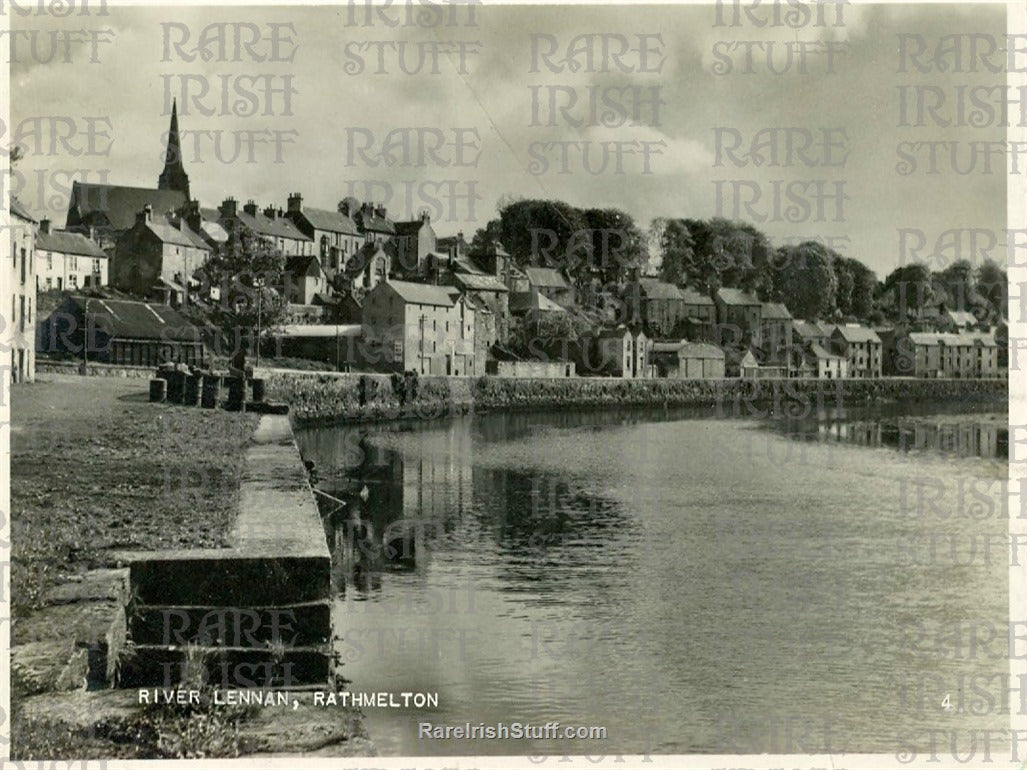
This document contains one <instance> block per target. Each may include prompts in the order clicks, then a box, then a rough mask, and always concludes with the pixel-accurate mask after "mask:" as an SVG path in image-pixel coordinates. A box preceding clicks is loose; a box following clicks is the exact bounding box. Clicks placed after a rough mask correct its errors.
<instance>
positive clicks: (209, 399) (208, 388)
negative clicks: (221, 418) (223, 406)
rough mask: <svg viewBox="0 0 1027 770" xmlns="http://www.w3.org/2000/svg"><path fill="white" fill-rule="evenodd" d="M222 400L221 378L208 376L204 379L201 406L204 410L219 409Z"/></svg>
mask: <svg viewBox="0 0 1027 770" xmlns="http://www.w3.org/2000/svg"><path fill="white" fill-rule="evenodd" d="M220 398H221V378H220V377H218V376H216V375H212V374H208V375H205V376H204V378H203V394H202V396H201V399H200V406H202V407H203V408H204V409H217V406H218V400H219V399H220Z"/></svg>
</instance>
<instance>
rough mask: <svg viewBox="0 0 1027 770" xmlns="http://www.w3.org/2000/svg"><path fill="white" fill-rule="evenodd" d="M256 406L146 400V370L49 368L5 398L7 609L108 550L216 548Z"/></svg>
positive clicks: (33, 598) (35, 599)
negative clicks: (120, 374) (68, 372)
mask: <svg viewBox="0 0 1027 770" xmlns="http://www.w3.org/2000/svg"><path fill="white" fill-rule="evenodd" d="M256 421H257V417H256V416H255V415H248V414H247V415H243V414H238V413H230V412H223V411H209V410H200V409H189V408H186V407H173V406H165V405H160V406H156V405H153V404H150V403H148V402H147V392H146V381H145V380H135V381H133V380H116V379H109V378H104V379H94V378H84V377H58V376H54V377H52V378H50V379H49V381H42V382H37V383H35V384H32V385H24V386H15V387H14V388H13V389H12V401H11V422H12V425H11V514H12V516H11V536H12V546H11V557H12V558H11V562H12V564H11V609H12V616H13V618H14V622H15V623H17V621H18V619H19V618H20V617H21V616H23V615H24V614H25V613H27V612H29V611H31V610H33V609H36V608H38V607H40V606H43V605H44V604H45V603H46V601H47V599H46V597H47V594H48V592H49V591H50V589H51V588H52V587H53V586H54V585H57V584H58V583H61V582H64V581H66V580H67V579H68V578H69V577H70V576H74V575H76V574H78V573H81V572H84V571H85V570H87V569H91V568H95V567H101V566H105V565H107V564H108V563H109V561H110V559H109V553H108V552H109V551H111V550H112V549H117V550H160V549H164V548H187V547H217V546H222V545H225V544H226V543H225V538H226V535H227V533H228V531H229V528H230V527H231V524H232V522H233V520H234V518H235V513H236V506H237V502H238V500H237V498H238V490H239V478H240V473H241V470H242V449H243V447H244V446H245V444H246V442H247V441H248V440H249V437H250V435H251V434H252V433H253V429H254V427H255V426H256Z"/></svg>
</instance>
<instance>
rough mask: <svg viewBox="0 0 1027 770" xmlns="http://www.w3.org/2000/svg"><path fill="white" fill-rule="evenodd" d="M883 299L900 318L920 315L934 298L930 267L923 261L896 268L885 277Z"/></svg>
mask: <svg viewBox="0 0 1027 770" xmlns="http://www.w3.org/2000/svg"><path fill="white" fill-rule="evenodd" d="M881 299H882V301H883V302H885V303H887V304H888V305H890V306H891V308H892V311H893V315H894V316H895V317H896V318H897V319H898V320H905V319H907V318H908V317H909V316H918V315H919V314H920V311H921V310H922V309H923V308H924V307H926V306H927V304H928V303H930V302H931V301H932V300H933V299H934V284H933V281H932V275H931V271H930V269H929V268H928V267H927V266H926V265H924V264H923V263H921V262H913V263H911V264H909V265H902V266H901V267H897V268H895V269H894V270H892V272H891V273H889V274H888V277H887V278H885V279H884V286H883V291H882V297H881Z"/></svg>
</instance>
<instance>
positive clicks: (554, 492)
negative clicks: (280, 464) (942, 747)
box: [297, 403, 1009, 756]
mask: <svg viewBox="0 0 1027 770" xmlns="http://www.w3.org/2000/svg"><path fill="white" fill-rule="evenodd" d="M1004 423H1005V417H1004V415H1002V414H986V413H977V414H968V415H967V414H959V413H958V410H952V409H951V408H950V407H946V406H944V405H936V404H935V405H932V404H926V403H924V404H913V405H889V406H873V407H861V408H845V409H833V410H822V411H820V412H819V413H817V414H807V415H802V414H788V413H787V412H786V413H784V414H773V415H768V416H765V417H762V418H760V419H755V416H754V415H742V414H740V415H737V418H734V417H733V418H728V419H716V415H713V414H711V410H705V409H700V410H696V409H666V410H665V409H655V410H638V409H626V410H603V411H601V412H590V413H574V412H563V413H546V414H518V415H485V416H481V415H479V416H476V417H473V418H470V417H461V418H457V419H453V420H449V421H439V422H434V423H422V424H415V425H409V424H408V425H403V424H390V425H383V426H349V427H342V428H334V429H325V430H306V431H300V432H299V433H298V435H297V439H298V442H299V445H300V447H301V450H302V452H303V454H304V456H305V457H307V458H309V459H311V460H313V461H314V462H315V463H316V465H317V469H318V475H319V476H320V478H321V482H322V486H323V488H324V489H325V490H326V491H327V492H328V493H329V494H331V495H333V496H337V497H338V498H340V499H341V500H343V501H345V503H346V504H345V505H344V506H343V507H342V508H341V509H340V510H337V511H334V512H331V513H330V515H327V516H326V528H327V532H328V534H329V540H330V542H331V543H332V551H333V558H334V566H333V568H334V569H335V579H336V585H337V586H338V590H339V593H340V597H339V600H338V601H337V602H336V603H335V609H334V612H335V615H334V620H335V624H336V629H337V631H338V633H339V634H340V636H341V637H342V640H341V642H340V643H339V644H340V651H341V652H342V659H343V661H344V668H343V672H344V675H345V676H346V677H347V678H348V679H351V680H352V682H353V685H352V686H353V688H354V689H358V690H376V691H377V690H396V691H407V690H422V691H435V692H438V693H439V694H440V697H441V702H442V704H443V705H442V706H441V707H440V710H439V712H438V713H433V714H430V715H425V714H424V713H394V712H388V713H385V712H383V711H369V712H368V715H367V718H368V726H369V730H370V732H371V734H372V735H373V737H374V739H375V741H376V743H377V745H378V747H379V749H380V750H381V751H382V753H383V754H399V755H407V756H409V755H420V754H424V753H426V752H427V753H437V754H441V755H452V754H483V753H498V754H524V753H529V752H531V751H535V752H537V753H549V754H552V753H553V752H557V751H570V753H575V754H577V753H588V752H589V751H591V752H592V753H594V754H595V753H602V752H603V751H605V752H606V753H607V754H610V753H617V752H624V753H640V752H644V751H649V750H654V749H655V750H658V751H660V752H668V753H692V752H712V753H723V752H724V751H726V750H730V749H731V748H732V747H733V746H734V747H736V748H738V749H739V750H742V751H750V750H751V751H759V750H764V749H762V748H761V747H763V746H765V745H766V744H765V742H761V741H758V740H756V739H755V738H753V739H752V740H749V739H748V737H747V736H750V735H751V736H755V735H759V734H762V733H760V730H761V729H764V728H766V729H776V727H773V726H770V727H768V721H767V720H769V719H776V718H778V717H779V716H781V715H785V716H789V717H794V718H795V720H797V721H796V724H807V723H809V724H813V723H815V722H816V720H822V719H823V716H824V715H825V714H830V715H832V719H835V720H836V721H834V722H832V728H831V736H832V740H835V739H836V738H837V740H838V741H839V745H836V746H835V748H836V750H849V751H856V752H881V751H886V752H887V751H893V750H894V748H895V741H896V738H895V736H896V731H898V730H903V731H916V730H924V729H928V728H929V729H942V728H944V729H950V728H953V726H956V727H959V728H961V729H965V728H966V727H968V726H971V725H972V726H977V725H978V724H979V725H983V726H987V727H988V728H993V727H996V726H1001V725H1003V724H1005V723H1006V720H1005V719H1004V717H1003V715H1001V714H988V715H985V716H983V717H980V718H978V719H977V721H975V722H967V721H966V717H965V716H962V715H954V714H950V713H947V712H937V713H935V712H924V711H915V710H910V709H902V708H900V707H899V706H897V705H896V682H900V681H905V678H906V677H909V676H918V675H920V674H924V675H925V676H926V675H930V676H935V675H939V674H943V675H944V676H945V677H947V679H946V681H957V678H958V677H960V676H969V675H974V674H978V673H979V674H982V675H988V676H991V675H993V674H994V673H995V671H1001V670H1004V667H1003V665H1002V661H1001V660H992V659H985V658H982V657H979V658H975V659H958V660H956V659H952V660H942V661H939V660H936V659H933V658H932V659H928V658H923V657H921V658H917V657H915V656H911V654H910V652H909V650H908V644H906V643H904V641H903V640H904V638H905V637H904V636H903V634H905V633H906V631H905V630H904V629H907V628H908V626H909V625H910V624H911V623H915V624H917V627H919V625H921V624H923V625H924V626H925V627H927V628H943V627H944V624H945V623H948V622H951V621H952V619H953V618H964V619H966V618H970V619H975V620H978V621H982V622H988V623H994V624H996V627H997V624H999V623H1001V622H1003V621H1004V620H1005V619H1006V617H1007V615H1008V606H1009V605H1008V596H1007V595H1006V592H1005V590H1004V589H1003V588H1002V587H1003V586H1005V585H1006V583H1007V568H1008V563H1007V562H1006V560H1005V558H1004V554H1003V555H1001V556H1002V558H986V557H985V554H984V553H982V548H981V547H980V544H981V543H985V542H1000V540H999V538H1001V537H1003V536H1004V535H1005V534H1007V529H1008V520H1007V518H1006V517H1005V516H1004V515H1003V516H1000V515H990V516H986V517H975V516H946V517H945V519H944V521H943V522H942V521H938V520H935V519H931V518H929V517H928V513H930V512H931V511H934V510H935V508H934V507H933V503H932V508H931V509H930V511H928V512H927V513H925V512H924V511H922V510H913V508H912V507H911V506H910V504H909V503H910V501H909V494H910V493H909V490H910V488H911V485H913V486H915V485H919V484H921V483H922V482H924V481H930V482H931V483H932V487H931V491H932V498H935V497H936V498H937V499H939V500H942V501H945V502H946V503H947V502H948V501H956V502H957V503H958V502H959V501H961V500H962V499H963V498H962V497H961V494H962V493H961V491H960V490H962V489H964V488H966V487H967V485H973V487H972V488H973V489H975V490H977V491H978V492H979V493H980V494H981V495H983V497H982V498H981V499H982V500H986V502H987V505H985V506H982V510H985V511H1003V510H1005V508H1004V507H1003V506H1004V505H1005V491H1004V484H1005V479H1006V468H1005V462H1004V458H1005V455H1006V451H1007V444H1008V436H1007V434H1006V428H1005V424H1004ZM800 439H801V440H803V441H804V442H805V444H804V445H803V447H802V451H801V452H796V451H792V450H795V449H796V447H797V444H796V442H797V441H799V440H800ZM983 458H992V459H991V460H990V461H989V460H987V459H983ZM935 487H936V488H935ZM916 488H917V489H919V488H920V487H919V486H916ZM942 509H944V506H942ZM939 528H940V529H939ZM939 534H940V535H944V537H945V538H947V539H946V540H944V541H943V543H944V544H946V548H940V547H939V548H935V547H934V546H933V545H931V544H930V543H928V544H927V546H925V547H920V546H919V545H918V544H922V543H924V542H925V540H924V539H925V538H927V537H930V536H934V535H939ZM985 538H990V540H987V539H985ZM996 553H998V549H997V548H996V549H993V554H992V555H993V556H994V554H996ZM453 597H457V598H455V599H454V598H453ZM447 634H448V635H449V636H446V635H447ZM453 634H457V636H455V637H454V636H453ZM422 640H433V641H432V643H431V644H429V643H427V642H422ZM415 642H416V643H415ZM955 691H956V690H955V689H953V692H955ZM768 704H772V705H771V706H768ZM426 716H427V717H429V718H431V719H432V720H433V721H437V722H440V723H453V724H459V723H463V722H464V721H470V722H472V723H477V722H478V721H480V720H484V721H489V722H496V721H501V720H507V721H509V720H512V719H519V720H522V721H532V722H540V723H545V722H546V721H548V720H553V719H555V720H561V721H562V722H564V723H566V724H571V723H594V724H601V725H606V726H607V727H608V728H609V730H610V740H609V741H608V742H606V743H604V744H603V745H602V746H601V747H597V746H596V745H595V744H587V745H583V744H576V745H575V746H573V747H568V746H567V745H563V746H561V745H560V744H559V743H554V742H548V743H547V742H545V741H534V742H520V743H517V742H511V743H507V744H503V743H500V742H491V743H489V742H473V741H464V742H460V741H448V742H447V741H441V742H425V741H421V740H419V739H418V737H417V729H416V722H417V720H418V719H423V718H425V717H426ZM775 724H777V723H775ZM732 725H735V726H736V727H732ZM761 726H762V727H761ZM739 730H741V731H742V732H744V736H743V737H742V738H739V737H738V732H739ZM918 734H919V733H918ZM841 744H844V745H841Z"/></svg>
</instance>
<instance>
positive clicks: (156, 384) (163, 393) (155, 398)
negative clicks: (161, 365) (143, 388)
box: [150, 378, 168, 404]
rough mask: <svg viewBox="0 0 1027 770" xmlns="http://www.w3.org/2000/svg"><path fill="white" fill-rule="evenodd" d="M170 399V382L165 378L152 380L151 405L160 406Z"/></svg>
mask: <svg viewBox="0 0 1027 770" xmlns="http://www.w3.org/2000/svg"><path fill="white" fill-rule="evenodd" d="M167 397H168V381H167V380H165V379H163V378H158V379H154V380H150V403H151V404H159V403H160V402H161V401H164V400H166V399H167Z"/></svg>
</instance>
